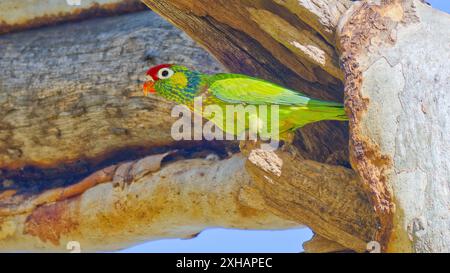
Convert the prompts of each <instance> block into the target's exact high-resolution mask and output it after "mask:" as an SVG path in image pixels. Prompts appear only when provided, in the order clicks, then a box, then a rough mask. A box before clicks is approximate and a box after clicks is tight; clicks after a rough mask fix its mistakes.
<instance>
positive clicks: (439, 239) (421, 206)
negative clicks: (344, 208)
mask: <svg viewBox="0 0 450 273" xmlns="http://www.w3.org/2000/svg"><path fill="white" fill-rule="evenodd" d="M449 25H450V16H449V15H448V14H444V13H442V12H439V11H436V10H433V9H432V8H430V7H429V6H428V5H426V4H424V3H422V2H421V1H386V2H385V3H383V4H381V5H377V4H369V3H358V4H357V5H355V6H354V7H353V9H352V10H350V11H349V15H348V18H346V20H345V21H344V22H343V24H342V27H341V31H340V35H339V36H340V48H341V49H342V52H343V63H344V70H345V73H346V94H347V99H346V104H347V107H348V109H349V110H350V111H351V122H350V132H351V137H350V139H351V141H350V155H351V161H352V166H353V167H354V168H355V169H356V170H357V172H358V173H359V174H360V175H361V176H362V178H363V180H362V181H363V182H364V184H365V186H366V187H367V188H368V190H369V196H370V197H371V198H372V202H373V204H375V209H376V210H377V212H378V213H379V214H380V215H382V217H381V227H382V228H383V229H384V230H385V231H384V232H383V233H380V234H384V235H382V236H381V237H380V238H378V239H379V240H380V241H381V242H382V245H384V246H385V247H386V248H385V249H386V250H388V251H402V252H410V251H415V252H449V251H450V210H449V208H450V195H449V193H450V160H449V158H450V146H449V143H450V134H449V133H448V132H450V128H449V123H448V120H449V114H450V112H449V109H450V96H449V93H448V89H449V87H450V85H449V84H450V78H449V75H450V73H449V67H448V60H449V57H450V55H449V54H450V38H449V37H450V35H449V34H450V30H449V28H448V27H446V26H449ZM391 232H392V233H391Z"/></svg>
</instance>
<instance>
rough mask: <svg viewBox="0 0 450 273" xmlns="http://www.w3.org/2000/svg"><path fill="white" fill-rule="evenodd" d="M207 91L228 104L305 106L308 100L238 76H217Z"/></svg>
mask: <svg viewBox="0 0 450 273" xmlns="http://www.w3.org/2000/svg"><path fill="white" fill-rule="evenodd" d="M208 91H209V92H210V93H211V94H212V95H214V96H215V97H216V98H218V99H220V100H222V101H224V102H228V103H244V104H256V105H259V104H278V105H291V106H293V105H296V106H302V105H303V106H306V105H307V104H308V102H309V101H310V99H309V98H308V97H306V96H304V95H302V94H300V93H298V92H295V91H292V90H290V89H287V88H284V87H281V86H279V85H276V84H274V83H270V82H267V81H263V80H260V79H255V78H251V77H247V76H244V75H239V74H217V75H215V76H214V77H213V79H212V81H211V85H210V86H209V89H208Z"/></svg>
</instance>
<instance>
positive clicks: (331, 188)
mask: <svg viewBox="0 0 450 273" xmlns="http://www.w3.org/2000/svg"><path fill="white" fill-rule="evenodd" d="M143 2H144V3H145V4H147V5H148V6H149V7H150V8H151V9H152V10H154V11H156V12H157V13H159V14H161V15H162V16H163V17H165V18H167V19H168V20H169V21H170V22H172V23H173V24H175V25H176V26H178V27H180V28H181V29H182V30H184V31H185V32H186V33H187V34H188V35H190V36H191V37H193V38H194V40H196V41H197V42H199V43H200V44H202V45H203V46H204V47H205V48H206V49H207V50H208V51H210V52H211V53H212V54H213V55H214V56H215V57H216V58H217V59H218V60H219V61H220V62H221V63H222V64H224V65H225V67H226V68H228V69H229V70H230V71H233V72H241V73H246V74H249V75H254V76H258V77H261V78H265V79H268V80H271V81H274V82H278V83H280V84H283V85H285V86H288V87H291V88H294V89H296V90H299V91H302V92H304V93H307V94H308V95H310V96H313V97H317V98H323V99H329V100H335V101H341V100H343V99H344V98H345V105H346V110H347V113H348V114H349V117H350V122H349V126H348V125H347V124H346V123H344V122H319V123H316V124H311V125H309V126H306V127H304V128H302V129H300V130H298V132H297V133H296V136H295V138H294V142H293V145H286V146H284V147H283V149H281V150H279V151H276V152H267V151H263V150H260V149H258V148H256V146H255V145H254V144H253V143H250V142H244V143H241V145H240V147H237V143H234V142H231V143H230V142H212V143H209V142H203V141H201V142H189V143H186V142H185V143H175V142H173V141H172V140H171V138H170V134H169V133H170V131H169V130H170V124H171V123H172V121H173V118H171V117H170V108H171V107H172V104H170V103H168V102H165V101H164V100H162V99H158V98H156V97H152V98H148V97H141V96H140V84H141V82H140V79H139V76H140V75H142V74H143V72H144V71H145V66H148V65H150V63H153V62H166V61H168V60H162V59H161V58H159V57H158V56H154V55H155V52H156V51H155V50H153V49H156V48H158V45H157V44H154V42H155V41H156V42H158V41H164V44H161V46H160V47H164V46H163V45H171V46H169V48H166V49H165V50H167V51H169V53H170V52H173V53H171V54H169V55H171V56H172V57H171V58H170V61H171V62H177V63H183V64H187V65H188V66H193V67H197V68H201V69H203V70H205V71H206V72H208V71H209V72H214V71H218V70H219V69H220V68H219V67H218V66H216V65H214V63H213V62H212V61H211V60H210V59H208V58H207V57H206V56H204V55H202V53H200V52H199V51H198V50H197V49H195V48H194V47H193V44H192V43H191V42H190V41H188V40H185V38H183V41H186V42H184V43H185V45H183V48H182V49H180V48H177V47H175V46H173V43H170V42H168V41H170V40H171V39H172V40H175V41H180V34H179V33H178V32H176V31H174V30H173V29H172V28H171V27H169V26H168V25H167V24H165V23H162V22H160V21H158V20H157V19H156V18H155V17H153V18H152V20H151V23H149V21H146V20H144V19H143V17H142V18H141V17H139V16H143V15H138V14H134V15H128V16H123V17H116V18H110V19H102V20H94V21H88V22H85V23H80V24H77V25H72V26H60V27H55V28H51V29H45V30H44V29H43V30H35V31H34V32H33V33H34V34H35V35H29V33H18V34H13V35H7V36H3V37H0V50H1V51H2V52H5V53H4V54H2V56H4V57H2V59H1V60H0V67H2V71H5V72H4V73H2V74H1V75H0V77H1V78H0V113H1V117H2V119H1V120H0V168H1V175H2V178H3V183H2V186H1V188H0V249H2V250H34V251H36V250H59V251H64V250H65V247H66V244H67V242H69V241H78V242H80V243H81V248H82V250H84V251H93V250H108V249H109V250H111V249H117V248H122V247H126V246H128V245H131V244H133V243H136V242H140V241H144V240H150V239H157V238H171V237H183V238H185V237H190V236H192V235H194V234H196V233H198V232H201V230H203V229H204V228H206V227H210V226H223V227H235V228H244V229H247V228H252V229H258V228H264V229H268V228H269V229H279V228H289V227H298V226H300V225H307V226H309V227H310V228H312V229H313V231H314V232H315V233H316V235H315V237H314V238H313V240H311V241H310V242H308V243H307V244H305V249H306V250H307V251H317V252H336V251H348V250H354V251H364V250H366V248H367V245H368V243H369V242H371V241H376V242H377V243H379V244H380V246H381V249H382V251H405V252H409V251H416V252H438V251H441V252H444V251H450V234H449V233H450V216H449V213H450V211H449V209H448V208H449V207H450V204H449V202H450V198H449V191H450V189H449V187H450V185H449V184H450V179H449V178H450V173H449V172H450V166H449V165H450V161H449V159H448V158H449V151H450V147H449V143H450V141H449V140H450V139H449V134H448V133H447V132H448V131H450V130H449V128H448V127H449V125H448V122H447V119H448V116H449V111H448V109H449V105H450V101H449V100H450V99H449V95H447V92H445V90H446V89H448V85H449V82H450V81H449V76H448V75H449V73H448V64H447V60H448V59H449V58H448V57H449V54H450V53H449V52H450V51H449V48H448V45H449V44H450V43H449V41H448V39H449V38H448V37H450V35H448V34H449V33H448V32H450V31H449V30H448V28H446V27H445V26H447V25H449V23H450V22H449V20H450V18H449V16H448V15H446V14H443V13H440V12H437V11H435V10H433V9H431V8H430V7H429V6H427V5H426V4H424V3H422V2H420V1H418V0H391V1H383V2H382V3H379V1H358V2H352V1H346V0H334V1H322V0H302V1H297V0H292V1H291V0H273V1H263V0H261V1H237V0H229V1H211V0H200V1H182V0H171V1H168V0H158V1H156V0H155V1H153V0H144V1H143ZM148 16H151V15H148ZM131 17H133V19H132V20H131ZM94 26H95V27H94ZM161 35H166V37H167V38H166V39H161V37H160V38H159V39H158V40H152V37H155V36H161ZM30 37H33V38H30ZM181 37H183V36H181ZM177 44H178V43H177ZM443 45H445V46H447V48H446V47H445V46H443ZM149 47H150V48H149ZM171 50H172V51H171ZM178 52H183V56H189V55H193V56H194V57H195V58H194V59H199V61H198V63H196V62H194V63H189V60H190V59H188V58H185V57H181V56H180V55H177V53H178ZM186 52H188V53H186ZM189 52H190V53H189ZM418 53H420V54H418ZM145 56H147V57H145ZM198 56H204V57H200V58H199V57H198ZM145 59H147V61H145ZM152 59H156V60H152ZM205 63H206V64H207V65H206V66H205ZM200 65H201V66H200ZM19 72H20V73H19ZM413 73H414V74H413ZM239 148H240V152H239ZM369 245H371V244H369Z"/></svg>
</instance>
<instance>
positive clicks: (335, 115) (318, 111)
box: [289, 100, 348, 130]
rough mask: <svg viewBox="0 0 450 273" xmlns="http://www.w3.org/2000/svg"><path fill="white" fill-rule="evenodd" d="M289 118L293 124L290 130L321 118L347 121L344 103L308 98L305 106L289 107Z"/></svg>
mask: <svg viewBox="0 0 450 273" xmlns="http://www.w3.org/2000/svg"><path fill="white" fill-rule="evenodd" d="M290 110H291V112H290V115H289V116H290V118H289V120H291V121H292V124H294V126H293V127H292V128H291V130H295V129H297V128H300V127H303V126H304V125H306V124H309V123H313V122H318V121H321V120H339V121H347V120H348V117H347V114H346V113H345V109H344V105H343V104H341V103H337V102H328V101H321V100H310V101H309V102H308V104H307V106H306V107H291V108H290Z"/></svg>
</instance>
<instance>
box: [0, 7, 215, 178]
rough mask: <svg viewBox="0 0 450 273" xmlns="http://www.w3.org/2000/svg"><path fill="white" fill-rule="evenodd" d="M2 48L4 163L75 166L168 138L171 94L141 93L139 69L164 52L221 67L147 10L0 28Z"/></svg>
mask: <svg viewBox="0 0 450 273" xmlns="http://www.w3.org/2000/svg"><path fill="white" fill-rule="evenodd" d="M94 26H95V27H94ZM111 30H113V31H111ZM81 34H82V35H81ZM30 37H32V38H30ZM0 51H1V52H2V58H1V62H0V70H1V71H2V73H1V75H0V90H1V92H0V105H1V108H0V116H1V117H2V118H1V119H0V129H1V131H0V169H4V172H6V169H7V170H10V171H11V170H20V168H24V167H27V166H30V167H31V166H34V167H47V168H50V167H57V166H58V165H61V164H66V165H70V166H73V167H74V168H79V169H80V168H85V167H89V165H92V164H94V165H95V164H96V162H99V161H101V160H103V159H104V158H106V157H111V156H110V155H111V154H112V153H118V152H120V153H123V152H124V150H130V148H134V149H133V150H135V151H136V152H138V151H140V152H145V151H144V150H149V149H152V148H154V147H162V146H166V145H171V144H173V140H172V139H171V137H170V126H171V124H172V122H173V121H175V120H176V119H175V118H172V117H171V116H170V110H171V108H172V105H173V104H170V103H168V102H166V101H164V100H161V99H159V98H157V97H155V98H152V99H149V98H143V97H142V91H141V87H142V83H143V78H144V76H145V71H146V69H148V67H149V66H152V65H154V64H156V63H162V62H176V63H185V64H186V65H188V66H194V67H199V68H201V69H203V70H204V71H205V72H210V73H211V72H217V71H218V70H219V69H221V67H220V65H218V64H217V63H216V62H215V61H214V60H213V59H211V57H209V56H208V55H207V54H206V53H205V52H204V51H202V50H201V49H199V48H198V47H197V46H196V45H195V44H194V42H193V41H192V40H190V39H189V38H188V37H187V36H186V35H185V34H182V33H181V32H180V31H178V30H176V29H175V28H173V27H172V26H170V25H169V24H168V23H166V22H164V21H163V20H161V19H159V17H158V16H156V15H155V14H154V13H152V12H150V11H148V12H143V13H138V14H131V15H124V16H120V17H114V18H107V19H95V20H92V21H85V22H82V23H78V24H76V25H63V26H57V27H53V28H50V29H42V30H32V31H27V32H23V33H16V34H11V35H5V36H1V37H0ZM161 51H164V54H162V53H161ZM148 152H151V151H147V153H148ZM94 161H95V162H94ZM77 166H78V167H77ZM64 167H65V168H67V167H68V166H64ZM4 175H6V174H5V173H4ZM11 175H14V173H12V174H11Z"/></svg>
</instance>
